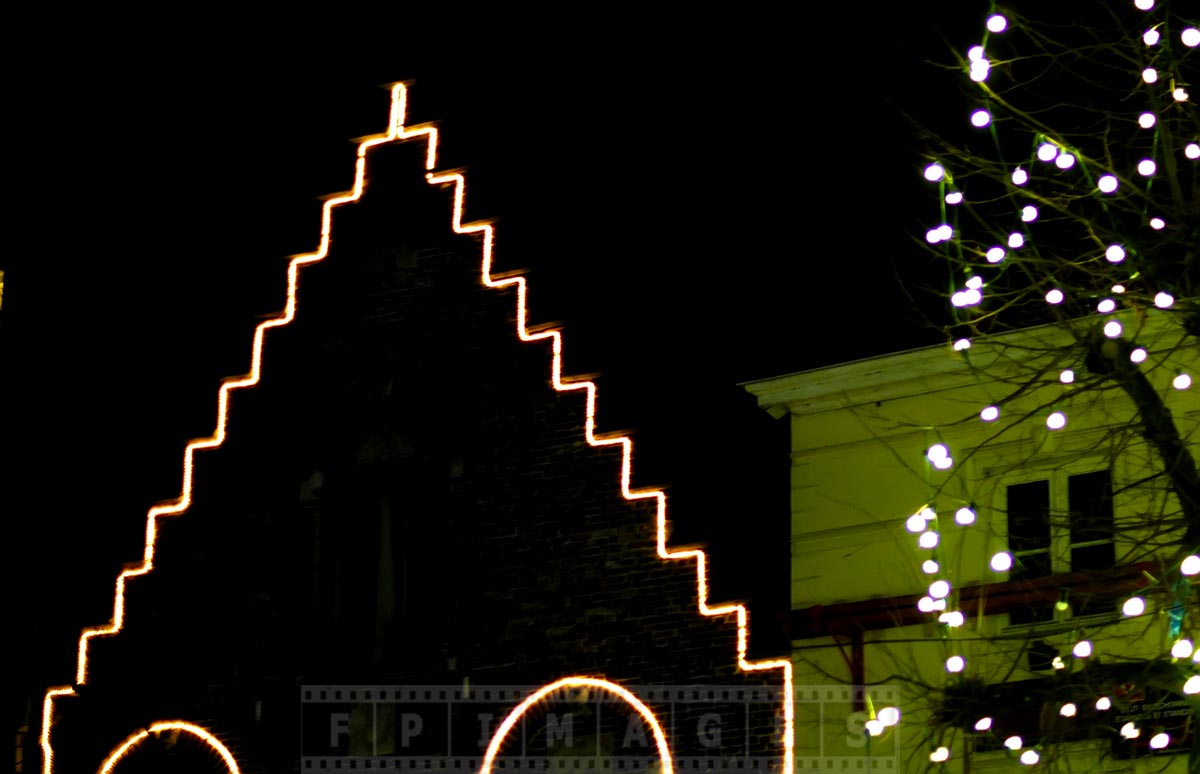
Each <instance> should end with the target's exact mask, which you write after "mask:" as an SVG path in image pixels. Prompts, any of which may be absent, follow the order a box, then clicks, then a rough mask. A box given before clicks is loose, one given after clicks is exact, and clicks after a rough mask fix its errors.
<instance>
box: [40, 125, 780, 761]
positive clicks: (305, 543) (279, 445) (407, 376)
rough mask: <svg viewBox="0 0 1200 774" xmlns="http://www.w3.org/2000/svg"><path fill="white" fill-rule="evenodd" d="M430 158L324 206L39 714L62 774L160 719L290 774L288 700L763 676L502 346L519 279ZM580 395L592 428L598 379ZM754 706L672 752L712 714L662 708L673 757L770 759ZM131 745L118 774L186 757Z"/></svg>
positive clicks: (554, 402) (509, 342)
mask: <svg viewBox="0 0 1200 774" xmlns="http://www.w3.org/2000/svg"><path fill="white" fill-rule="evenodd" d="M423 150H424V144H423V142H420V141H413V142H409V143H405V144H402V145H399V146H388V147H384V148H381V149H378V150H376V151H374V152H373V153H372V157H371V163H370V169H369V175H370V177H369V185H368V188H367V192H366V194H365V196H364V198H363V199H362V201H361V202H359V203H357V204H353V205H349V206H345V207H341V208H339V209H337V210H336V211H335V214H334V228H333V247H332V250H331V253H330V256H329V258H328V259H327V260H326V261H324V262H323V263H320V264H317V265H313V266H309V267H306V268H303V269H302V270H301V272H300V289H299V304H298V315H297V319H296V321H295V323H294V324H293V325H291V326H289V327H287V328H284V329H279V330H274V331H271V332H269V333H268V335H267V341H266V346H265V354H264V362H263V381H262V383H261V384H260V385H259V386H257V387H256V388H254V389H252V390H244V391H239V392H235V393H234V394H233V396H232V409H231V415H230V424H229V438H228V441H227V443H226V445H225V446H224V447H222V448H221V449H219V450H215V451H209V452H204V453H201V454H200V455H199V456H198V458H197V459H198V461H197V466H196V485H195V493H196V494H195V502H194V505H193V507H192V508H191V510H190V511H189V512H187V513H186V514H184V515H183V516H181V517H178V518H175V519H169V520H164V521H163V523H162V526H161V538H160V541H159V553H158V566H157V569H156V570H155V572H154V573H153V574H151V575H150V576H147V577H145V578H140V579H137V580H134V581H132V582H131V583H130V588H129V593H128V618H127V624H126V630H125V631H124V632H123V633H122V634H121V635H120V636H118V637H114V638H109V639H105V640H99V641H96V642H94V644H93V646H92V657H91V662H92V667H91V673H90V680H89V683H88V685H86V686H83V687H82V688H81V689H80V696H78V697H75V698H68V699H63V700H61V701H60V702H59V704H58V707H59V710H60V720H59V723H58V725H57V727H56V731H55V739H56V748H57V750H58V755H59V758H58V766H57V767H56V768H57V770H58V771H62V772H66V771H84V770H94V767H95V766H96V764H97V763H98V762H99V760H100V759H102V758H103V756H104V754H105V753H106V752H107V751H108V750H110V749H112V747H113V746H114V745H115V744H117V743H118V742H119V741H120V740H121V739H122V738H124V737H125V736H126V735H127V734H128V733H130V732H131V731H133V730H135V729H136V728H138V727H140V726H142V725H145V724H147V723H149V722H151V721H153V720H156V719H160V718H170V717H182V718H184V719H187V720H192V721H195V722H197V723H200V724H202V725H204V726H206V727H208V728H210V729H211V730H212V731H213V732H214V733H216V734H217V735H218V736H219V737H220V738H222V739H223V740H225V742H226V743H227V744H229V746H230V747H231V749H233V750H234V752H235V753H236V754H237V755H238V756H239V759H240V760H241V761H242V764H243V770H244V771H280V770H292V769H296V768H299V767H300V763H299V760H300V757H301V754H302V752H303V749H302V748H303V747H304V745H305V744H307V743H308V742H307V741H306V740H307V736H305V734H307V733H308V732H307V731H304V732H302V731H301V714H302V706H301V694H302V690H303V689H302V687H303V686H306V685H310V686H311V685H349V684H353V685H381V686H382V685H389V686H390V685H397V686H400V685H444V686H452V687H453V686H461V685H463V683H464V681H467V683H468V684H469V685H471V686H477V687H478V686H487V685H529V686H536V685H542V684H545V683H548V682H551V681H553V680H555V679H557V678H560V677H563V676H566V675H572V674H585V675H591V676H596V677H603V678H605V679H607V680H611V681H614V682H616V683H619V684H622V685H638V686H647V685H659V686H682V685H720V686H741V687H743V688H746V687H751V686H756V685H768V686H771V685H774V686H776V687H778V686H779V683H780V682H781V680H780V674H779V672H778V671H770V672H767V673H765V674H762V675H757V676H751V675H746V674H744V673H740V672H739V671H738V669H737V667H736V642H735V640H736V625H735V621H734V619H733V616H723V617H719V618H706V617H703V616H701V615H700V614H699V612H698V609H697V598H696V582H695V578H696V573H695V564H694V563H693V562H691V561H672V562H667V561H663V560H661V559H659V558H658V557H657V555H656V553H655V525H654V510H653V504H652V501H649V500H643V501H640V502H638V503H630V502H628V501H626V500H625V499H624V498H623V497H622V496H621V493H620V486H619V474H620V464H621V457H620V454H621V452H620V448H619V447H616V446H610V447H605V448H592V447H590V446H589V445H588V444H587V442H586V440H585V437H584V429H583V428H584V419H585V393H584V391H582V390H580V391H573V392H556V391H555V390H554V388H553V387H552V385H551V382H550V368H551V352H550V344H549V342H548V341H541V342H532V343H523V342H521V341H520V340H519V339H518V337H517V335H516V322H515V317H516V291H515V289H513V288H507V289H501V290H495V289H490V288H487V287H485V286H483V284H482V283H481V281H480V260H479V255H480V249H479V240H478V239H477V238H476V237H474V236H456V235H454V234H453V233H452V232H451V229H450V201H451V196H450V190H449V189H448V188H447V189H444V190H439V189H438V188H436V187H432V186H429V185H427V184H426V183H425V181H424V174H423V169H422V168H421V161H422V154H423ZM547 195H553V192H552V191H547ZM468 196H469V191H468ZM499 234H500V240H501V241H499V242H498V250H500V251H502V250H503V241H502V236H503V229H502V228H501V229H499ZM581 238H586V231H583V232H581ZM564 247H565V248H566V249H568V250H569V245H567V246H564ZM564 260H569V255H565V256H564ZM531 285H532V287H531V307H532V309H533V316H534V319H535V320H536V308H537V282H536V277H534V278H532V280H531ZM570 343H571V342H570V331H567V332H566V334H565V348H567V349H568V350H569V348H570ZM247 349H248V347H247ZM598 405H599V412H598V413H599V419H600V423H601V428H600V429H601V430H603V405H604V392H603V385H601V389H600V395H599V401H598ZM634 468H635V481H636V453H635V460H634ZM389 576H390V577H389ZM730 706H732V705H730ZM748 706H749V707H750V709H749V710H745V708H744V707H742V708H740V709H738V710H737V712H745V713H746V716H747V717H749V718H751V722H750V724H749V728H750V729H751V732H750V734H749V738H748V737H747V735H746V733H745V728H746V726H745V725H744V724H743V725H740V726H739V725H738V724H726V725H725V726H724V727H723V728H722V736H721V739H720V742H719V743H718V744H714V745H712V746H707V747H706V746H703V745H701V746H699V747H697V746H696V744H695V740H694V739H690V737H692V736H694V735H695V729H696V728H697V723H698V722H700V721H699V719H700V718H701V716H702V715H703V714H704V713H706V712H709V711H710V709H711V707H709V706H708V705H705V704H697V705H695V706H694V707H691V708H689V707H688V706H686V705H680V706H678V707H677V708H676V712H675V715H674V717H673V721H672V722H673V723H674V724H675V728H676V731H675V736H674V737H673V738H674V739H677V740H678V741H677V746H678V750H677V753H676V754H677V755H681V756H682V755H687V754H688V753H689V751H691V752H694V754H696V755H699V754H700V753H703V755H704V756H707V757H709V758H711V759H712V762H715V761H716V760H718V759H720V760H726V761H728V760H732V759H744V758H746V757H747V756H749V757H768V756H769V757H772V758H773V759H774V761H775V763H776V764H777V763H778V759H779V757H780V755H781V753H782V750H781V745H780V743H779V740H778V736H777V733H776V723H775V721H776V716H777V714H778V711H779V709H780V706H779V704H778V702H760V703H755V704H752V705H748ZM664 721H666V718H664ZM386 722H388V723H392V724H395V723H396V722H398V721H396V720H395V718H390V719H389V720H387V721H386ZM314 733H318V735H319V732H314ZM384 736H387V734H384ZM601 736H602V737H603V736H604V735H603V734H602V735H601ZM302 737H304V738H302ZM605 738H608V737H605ZM347 744H350V742H349V741H348V742H347ZM581 744H582V742H581ZM591 744H593V745H601V744H607V745H616V746H619V745H617V743H616V742H614V741H612V739H611V738H608V742H604V743H602V742H601V741H599V738H597V739H593V740H592V742H591ZM179 746H180V748H183V747H186V743H181V744H180V745H179ZM334 752H335V753H336V754H340V755H345V754H347V753H348V748H343V749H341V750H337V751H334ZM156 754H157V755H160V756H163V757H159V758H155V757H154V755H156ZM331 754H333V753H331ZM140 755H141V760H140V763H135V762H134V761H133V760H131V763H130V768H129V770H130V771H133V770H134V768H135V767H136V766H138V765H143V766H155V765H165V764H163V763H162V761H166V760H171V761H176V757H181V754H180V753H177V752H176V753H172V752H171V751H161V752H160V753H151V752H146V753H144V754H140ZM172 755H174V756H176V757H171V756H172ZM200 758H201V759H203V760H204V763H203V765H201V766H200V767H198V768H196V769H195V770H197V771H201V770H203V771H215V770H218V769H217V768H213V765H212V761H211V760H210V759H209V758H208V757H206V756H205V755H201V756H200ZM152 759H153V760H152ZM710 763H711V762H710ZM171 765H172V766H176V767H178V766H179V765H180V764H179V763H178V761H176V762H174V763H171ZM204 766H207V767H208V768H204ZM120 770H121V771H124V769H120ZM176 770H182V769H179V768H176Z"/></svg>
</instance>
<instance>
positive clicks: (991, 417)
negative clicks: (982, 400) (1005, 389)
mask: <svg viewBox="0 0 1200 774" xmlns="http://www.w3.org/2000/svg"><path fill="white" fill-rule="evenodd" d="M979 418H980V419H982V420H983V421H984V422H995V421H996V420H997V419H999V418H1000V408H999V407H998V406H985V407H984V409H983V411H980V412H979Z"/></svg>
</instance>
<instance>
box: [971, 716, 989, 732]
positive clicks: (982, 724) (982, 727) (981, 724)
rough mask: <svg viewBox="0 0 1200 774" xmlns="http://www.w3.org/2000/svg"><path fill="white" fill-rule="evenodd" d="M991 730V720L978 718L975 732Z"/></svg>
mask: <svg viewBox="0 0 1200 774" xmlns="http://www.w3.org/2000/svg"><path fill="white" fill-rule="evenodd" d="M991 728H992V719H991V718H980V719H979V720H976V721H975V730H976V731H990V730H991Z"/></svg>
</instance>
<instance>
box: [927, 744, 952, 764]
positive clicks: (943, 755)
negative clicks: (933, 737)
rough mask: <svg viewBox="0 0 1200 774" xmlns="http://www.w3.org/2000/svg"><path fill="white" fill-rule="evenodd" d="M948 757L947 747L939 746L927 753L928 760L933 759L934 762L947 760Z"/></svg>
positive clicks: (948, 749) (948, 750)
mask: <svg viewBox="0 0 1200 774" xmlns="http://www.w3.org/2000/svg"><path fill="white" fill-rule="evenodd" d="M949 759H950V748H948V747H939V748H937V749H936V750H934V751H933V752H931V753H929V760H931V761H933V762H934V763H942V762H943V761H947V760H949Z"/></svg>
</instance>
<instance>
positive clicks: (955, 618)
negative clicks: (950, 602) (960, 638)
mask: <svg viewBox="0 0 1200 774" xmlns="http://www.w3.org/2000/svg"><path fill="white" fill-rule="evenodd" d="M938 622H939V623H944V624H946V625H947V626H950V627H955V626H962V625H963V624H964V623H966V622H967V617H966V616H965V615H963V614H962V613H961V612H959V611H958V610H955V611H953V612H950V613H942V614H941V615H939V616H938Z"/></svg>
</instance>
